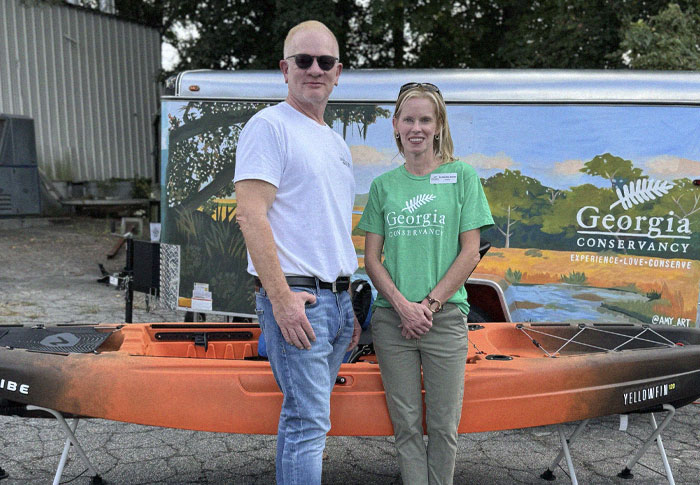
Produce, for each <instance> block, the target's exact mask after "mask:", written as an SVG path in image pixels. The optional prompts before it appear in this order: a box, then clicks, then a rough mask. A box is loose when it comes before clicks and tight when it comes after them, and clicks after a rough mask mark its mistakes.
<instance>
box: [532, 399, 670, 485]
mask: <svg viewBox="0 0 700 485" xmlns="http://www.w3.org/2000/svg"><path fill="white" fill-rule="evenodd" d="M663 408H664V411H667V412H668V414H667V415H666V417H665V418H664V420H663V421H662V422H661V424H660V425H659V426H657V425H656V418H655V417H654V413H649V415H650V417H651V426H652V429H653V431H652V433H651V435H649V437H648V438H647V439H646V440H644V442H643V443H642V446H641V447H640V448H639V451H637V453H636V454H635V455H634V456H633V457H632V458H630V459H629V460H628V461H627V463H626V464H625V468H624V469H623V470H622V471H621V472H620V473H618V474H617V476H618V477H620V478H624V479H630V478H634V475H633V474H632V472H631V469H632V467H633V466H634V465H635V464H636V463H637V462H638V461H639V459H640V458H641V457H642V455H643V454H644V453H646V451H647V450H648V449H649V447H650V446H651V445H652V443H653V442H654V441H656V444H657V446H658V448H659V454H660V455H661V461H662V462H663V464H664V471H665V472H666V479H667V480H668V483H669V485H675V483H676V482H675V481H674V479H673V472H672V471H671V466H670V465H669V463H668V458H667V456H666V449H665V448H664V444H663V441H662V440H661V433H662V432H663V430H664V429H665V428H666V426H668V425H669V424H670V423H671V420H672V419H673V416H674V415H675V414H676V408H675V407H673V406H672V405H670V404H664V405H663ZM626 418H627V415H626V414H622V415H620V430H621V431H624V430H626V429H627V419H626ZM588 421H589V420H588V419H585V420H583V421H581V422H580V423H579V424H578V426H576V429H575V430H574V432H573V433H572V434H571V436H570V437H569V438H567V437H566V434H565V433H564V428H563V426H562V425H561V424H560V425H558V426H557V431H558V433H559V440H560V442H561V451H560V452H559V454H558V455H557V457H556V458H555V459H554V461H552V464H551V465H549V468H547V470H546V471H545V472H544V473H542V474H541V475H540V477H541V478H543V479H545V480H548V481H553V480H555V479H556V477H555V476H554V472H553V471H552V470H554V469H555V468H556V467H557V466H559V462H561V460H562V459H564V458H565V459H566V465H567V468H568V469H569V477H570V478H571V484H572V485H578V480H577V479H576V470H575V469H574V463H573V461H572V460H571V450H570V449H569V445H571V444H573V442H574V441H575V440H576V438H578V436H579V435H580V434H581V432H582V431H583V429H584V428H585V427H586V425H587V424H588Z"/></svg>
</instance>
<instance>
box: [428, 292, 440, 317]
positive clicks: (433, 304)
mask: <svg viewBox="0 0 700 485" xmlns="http://www.w3.org/2000/svg"><path fill="white" fill-rule="evenodd" d="M426 298H427V299H428V308H430V311H431V312H433V313H440V312H441V311H442V302H441V301H440V300H436V299H435V298H433V297H432V296H430V295H428V296H426Z"/></svg>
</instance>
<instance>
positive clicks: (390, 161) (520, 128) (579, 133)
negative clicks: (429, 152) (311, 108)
mask: <svg viewBox="0 0 700 485" xmlns="http://www.w3.org/2000/svg"><path fill="white" fill-rule="evenodd" d="M385 108H387V109H390V110H392V112H393V107H391V106H385ZM448 116H449V122H450V129H451V132H452V137H453V140H454V143H455V155H456V156H457V157H458V158H460V159H461V160H463V161H465V162H467V163H469V164H471V165H472V166H473V167H474V168H476V169H477V171H478V172H479V175H480V176H481V177H485V178H486V177H489V176H491V175H493V174H495V173H497V172H501V171H503V170H505V169H510V170H520V171H521V172H522V173H523V175H527V176H529V177H533V178H536V179H537V180H539V181H540V182H541V183H542V184H544V185H546V186H549V187H554V188H558V189H566V188H570V187H572V186H576V185H582V184H585V183H591V184H593V185H596V186H599V187H603V186H609V183H608V182H607V181H605V180H603V179H601V177H593V176H590V175H586V174H583V173H581V172H580V169H581V168H582V167H583V164H584V163H586V162H587V161H589V160H591V159H592V158H593V157H595V156H596V155H600V154H603V153H611V154H613V155H615V156H618V157H622V158H624V159H627V160H631V161H632V162H633V163H634V165H635V166H636V167H638V168H641V169H642V170H643V171H644V174H645V175H647V176H649V177H650V178H653V179H663V180H673V179H677V178H682V177H698V176H700V161H699V160H700V110H697V109H693V108H679V107H649V106H644V107H642V106H635V107H622V106H610V107H608V106H450V107H449V114H448ZM553 127H556V129H555V130H553ZM334 128H336V129H337V127H334ZM392 132H393V130H392V127H391V119H378V120H377V122H376V123H375V124H373V125H372V126H370V128H369V130H368V134H367V139H366V140H364V139H363V138H362V137H361V136H360V134H359V133H358V132H357V130H348V135H347V137H346V141H347V143H348V145H350V148H351V151H352V154H353V163H354V165H355V176H356V179H357V193H358V194H362V193H367V192H368V191H369V185H370V183H371V181H372V179H373V178H374V177H376V176H377V175H379V174H380V173H383V172H385V171H386V170H388V169H391V168H394V167H396V166H398V165H400V164H402V163H403V159H402V158H401V156H400V155H399V154H398V151H397V149H396V145H395V144H394V140H393V138H392Z"/></svg>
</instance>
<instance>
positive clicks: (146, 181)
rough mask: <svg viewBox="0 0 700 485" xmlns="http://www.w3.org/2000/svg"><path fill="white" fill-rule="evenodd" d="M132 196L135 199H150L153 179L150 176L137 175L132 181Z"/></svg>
mask: <svg viewBox="0 0 700 485" xmlns="http://www.w3.org/2000/svg"><path fill="white" fill-rule="evenodd" d="M131 196H132V197H133V198H134V199H148V198H150V197H151V179H150V178H148V177H136V178H135V179H133V180H132V181H131Z"/></svg>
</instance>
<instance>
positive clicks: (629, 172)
mask: <svg viewBox="0 0 700 485" xmlns="http://www.w3.org/2000/svg"><path fill="white" fill-rule="evenodd" d="M581 172H583V173H585V174H588V175H593V176H597V177H603V178H604V179H606V180H609V181H610V184H611V185H612V186H613V187H614V186H616V185H618V184H624V183H627V182H629V181H630V180H637V179H639V178H646V177H644V176H642V169H641V168H635V167H634V165H633V164H632V161H631V160H625V159H624V158H620V157H616V156H614V155H611V154H610V153H604V154H602V155H596V156H595V157H593V159H591V160H590V161H588V162H586V163H585V164H584V166H583V168H582V169H581Z"/></svg>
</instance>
